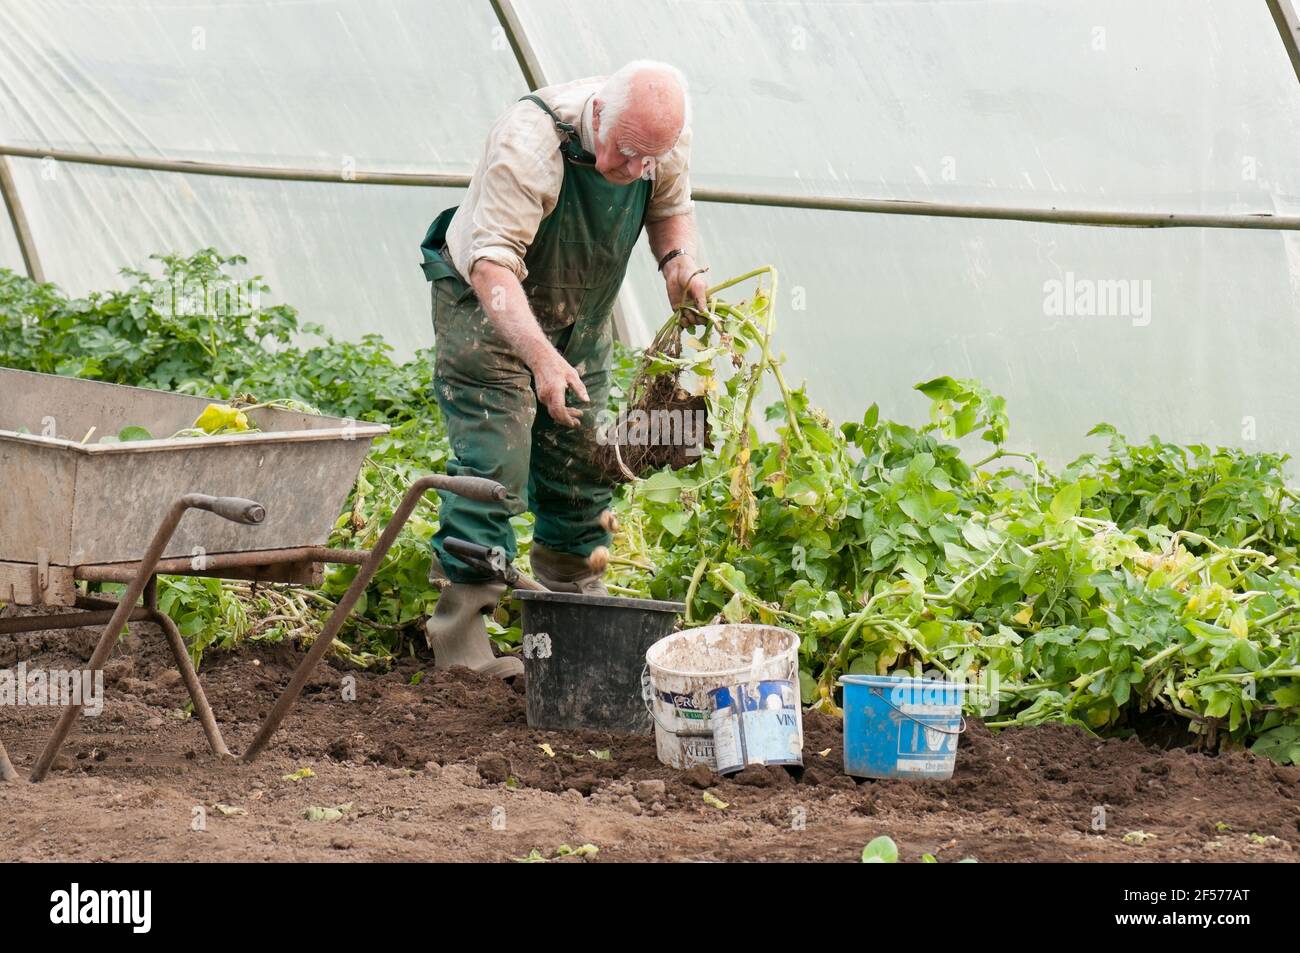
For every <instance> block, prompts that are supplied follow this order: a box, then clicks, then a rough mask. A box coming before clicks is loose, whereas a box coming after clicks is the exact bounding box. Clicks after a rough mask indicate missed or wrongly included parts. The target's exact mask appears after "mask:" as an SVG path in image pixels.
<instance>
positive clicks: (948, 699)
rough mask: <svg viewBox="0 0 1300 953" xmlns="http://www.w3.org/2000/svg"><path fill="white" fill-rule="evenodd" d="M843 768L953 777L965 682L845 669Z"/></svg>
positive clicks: (867, 774)
mask: <svg viewBox="0 0 1300 953" xmlns="http://www.w3.org/2000/svg"><path fill="white" fill-rule="evenodd" d="M839 683H840V684H841V685H843V686H844V771H845V773H847V774H852V775H854V776H856V777H860V778H922V779H931V780H943V779H946V778H950V777H952V771H953V767H954V766H955V765H956V763H957V738H958V737H959V736H960V735H961V733H962V732H963V731H965V730H966V723H965V721H964V720H963V718H962V715H961V706H962V701H963V700H964V698H965V693H966V686H965V685H963V684H959V683H957V682H944V681H939V680H937V679H929V678H914V677H912V676H905V675H845V676H843V677H842V678H840V680H839Z"/></svg>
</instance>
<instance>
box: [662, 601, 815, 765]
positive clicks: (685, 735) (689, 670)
mask: <svg viewBox="0 0 1300 953" xmlns="http://www.w3.org/2000/svg"><path fill="white" fill-rule="evenodd" d="M646 667H647V669H648V670H649V674H650V679H649V685H648V686H647V694H648V696H649V697H648V698H647V702H648V704H649V705H650V711H651V714H652V715H654V721H655V749H656V751H657V753H658V755H659V760H660V761H662V762H663V763H664V764H666V765H668V766H669V767H674V768H681V769H686V768H690V767H694V766H695V765H697V764H703V765H705V766H707V767H708V768H709V769H710V770H711V771H716V770H717V769H718V763H717V758H716V756H715V752H714V747H713V721H712V718H713V708H714V701H713V696H712V694H711V693H712V692H713V691H714V690H715V689H719V688H727V687H730V686H734V685H738V684H741V683H745V682H759V681H773V680H778V679H785V680H788V681H792V682H793V683H794V684H795V686H796V688H797V687H798V684H799V636H797V635H795V634H794V633H793V632H791V631H790V630H789V629H782V628H778V627H777V626H774V625H739V624H725V625H706V626H704V627H702V628H698V629H687V630H685V631H684V632H678V633H675V634H674V635H670V636H668V637H667V638H666V639H660V640H659V641H658V642H656V643H655V644H654V645H652V646H651V647H650V651H648V652H647V653H646ZM795 707H796V710H798V708H799V706H798V704H797V703H796V706H795ZM798 741H799V744H800V745H802V741H803V730H802V717H801V718H800V726H799V734H798Z"/></svg>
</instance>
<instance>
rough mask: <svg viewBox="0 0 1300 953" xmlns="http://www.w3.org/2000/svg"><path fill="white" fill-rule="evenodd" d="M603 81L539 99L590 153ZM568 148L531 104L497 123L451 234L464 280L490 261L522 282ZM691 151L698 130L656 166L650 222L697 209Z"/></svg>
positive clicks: (550, 91)
mask: <svg viewBox="0 0 1300 953" xmlns="http://www.w3.org/2000/svg"><path fill="white" fill-rule="evenodd" d="M603 83H604V78H603V77H599V76H597V77H591V78H588V79H580V80H577V81H575V82H572V83H564V84H562V85H558V86H548V87H546V88H545V89H539V90H538V91H537V93H536V95H537V96H538V97H539V98H540V99H541V100H542V102H544V103H546V105H548V106H550V107H551V109H552V110H553V111H554V112H555V114H556V115H557V116H559V117H560V119H561V120H563V121H564V122H567V123H572V124H573V125H574V126H576V127H577V129H578V134H579V136H581V138H582V144H583V146H584V147H585V148H586V149H587V151H589V152H591V151H594V149H593V147H594V145H595V142H596V139H595V135H594V133H593V132H592V128H591V116H592V102H593V100H594V98H595V95H596V93H597V92H598V91H599V90H600V87H601V85H602V84H603ZM560 142H561V134H560V132H559V131H558V130H557V129H556V128H555V123H554V122H553V121H552V120H551V117H550V116H548V115H547V114H546V113H545V112H544V111H543V110H542V109H541V108H539V107H538V105H537V104H536V103H534V102H531V101H529V100H524V101H523V102H518V103H515V104H514V105H513V106H511V107H510V108H509V109H508V110H506V112H505V114H504V115H503V116H502V117H501V118H500V119H498V120H497V122H496V124H495V125H494V126H493V127H492V131H491V132H490V133H488V139H487V146H486V147H485V148H484V150H483V159H482V161H480V162H479V165H478V168H477V169H475V170H474V176H473V178H472V179H470V183H469V192H468V193H467V194H466V196H465V198H464V200H463V201H462V202H461V203H460V208H459V209H458V210H457V212H456V214H455V216H454V217H453V218H452V220H451V224H450V225H449V226H448V228H447V249H448V251H449V252H450V253H451V260H452V264H453V265H454V266H455V268H456V270H457V271H459V272H460V273H461V275H463V276H465V277H466V278H468V277H469V275H470V274H471V272H472V271H473V267H474V264H475V263H476V262H478V261H480V260H482V259H484V258H486V259H487V260H489V261H493V262H496V263H497V264H500V265H504V266H505V267H506V268H509V269H510V270H511V271H513V272H514V273H515V275H516V276H517V277H518V278H519V280H520V281H523V279H524V278H525V277H526V276H527V274H528V270H527V269H526V268H525V267H524V255H525V254H527V252H528V246H529V245H531V244H532V241H533V238H534V236H536V234H537V227H538V225H540V224H541V221H542V219H544V218H545V217H546V216H548V215H550V214H551V212H552V210H554V208H555V203H556V202H557V201H558V200H559V197H560V186H561V184H563V182H564V157H563V155H561V153H560ZM690 153H691V131H690V129H689V128H686V129H683V130H682V135H681V138H679V139H678V140H677V145H676V146H674V147H673V150H672V152H671V153H669V155H668V157H667V158H666V159H664V160H663V161H662V162H659V163H657V164H656V166H655V170H654V173H653V175H654V182H653V185H652V186H651V190H650V206H649V208H648V209H647V210H646V221H647V222H657V221H660V220H662V219H665V218H671V217H673V216H674V215H684V214H686V213H687V212H690V211H692V210H693V208H694V203H693V202H691V186H690V176H689V166H690Z"/></svg>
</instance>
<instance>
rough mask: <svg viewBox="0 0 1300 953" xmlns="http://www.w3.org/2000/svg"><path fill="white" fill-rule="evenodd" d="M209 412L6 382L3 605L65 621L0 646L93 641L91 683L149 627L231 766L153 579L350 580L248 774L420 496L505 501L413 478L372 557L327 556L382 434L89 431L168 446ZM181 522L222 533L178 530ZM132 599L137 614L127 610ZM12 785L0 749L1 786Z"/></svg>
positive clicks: (28, 377)
mask: <svg viewBox="0 0 1300 953" xmlns="http://www.w3.org/2000/svg"><path fill="white" fill-rule="evenodd" d="M210 402H211V401H210V400H209V399H207V398H200V397H189V396H185V395H181V394H172V393H167V392H165V391H154V390H147V389H143V388H134V387H122V386H119V385H115V384H103V383H99V382H96V381H86V380H80V379H76V378H66V377H59V376H56V375H48V374H33V373H29V372H26V371H15V370H10V369H7V368H0V602H7V603H12V604H16V605H23V606H47V607H51V608H57V609H60V610H61V611H59V612H57V613H53V614H48V615H40V616H26V617H17V618H9V619H0V635H4V634H10V633H17V632H32V631H39V630H43V629H54V628H70V627H78V626H89V625H94V626H103V627H104V628H103V634H102V635H101V636H100V638H99V641H98V643H97V644H96V646H95V650H94V652H93V654H92V655H91V658H90V661H89V663H88V667H89V669H90V670H91V671H94V672H100V671H102V670H103V667H104V663H105V662H106V661H107V659H108V656H109V653H110V652H111V651H112V649H113V646H114V645H115V644H116V642H117V638H118V635H119V634H120V633H121V632H122V630H123V628H124V627H125V626H126V624H127V623H128V622H132V621H147V622H153V623H155V624H157V625H158V626H159V627H160V628H161V629H162V631H163V634H164V636H165V637H166V639H167V642H168V645H169V648H170V649H171V652H172V655H173V656H174V658H175V661H176V665H177V667H178V669H179V671H180V673H181V677H182V679H183V681H184V682H185V686H186V689H187V690H188V692H189V695H190V698H191V699H192V701H193V703H194V713H195V715H196V716H197V717H198V719H199V722H200V723H201V724H202V726H203V731H204V734H205V735H206V737H207V740H208V745H209V747H210V748H211V749H212V751H213V753H215V754H216V755H218V756H219V757H224V758H233V757H235V756H234V755H233V754H232V753H231V752H230V750H229V748H228V747H227V746H226V743H225V740H224V739H223V738H222V735H221V730H220V728H219V727H218V726H217V722H216V718H215V717H214V715H213V713H212V707H211V706H210V705H209V703H208V700H207V697H206V695H205V694H204V691H203V686H202V684H201V682H200V681H199V678H198V675H197V673H196V672H195V670H194V666H193V664H192V662H191V660H190V656H189V652H188V650H187V649H186V647H185V643H184V639H183V638H182V636H181V633H180V631H179V629H178V628H177V627H176V623H175V622H174V621H173V620H172V619H171V618H169V617H168V616H167V615H166V613H164V612H162V611H161V610H160V609H159V608H158V595H157V575H158V574H159V573H163V574H169V575H172V574H175V575H195V576H208V577H215V578H224V579H247V580H253V581H257V582H281V583H297V584H301V585H311V586H315V585H319V584H320V582H321V580H322V571H323V565H324V564H325V563H350V564H354V565H358V566H359V567H360V568H359V569H358V571H357V575H356V577H355V578H354V579H353V580H352V583H351V585H350V586H349V587H348V590H347V592H346V593H345V594H344V596H343V598H342V599H341V600H340V602H339V604H338V606H337V607H336V608H335V610H334V612H333V613H332V614H331V615H330V617H329V619H328V620H327V621H326V623H325V626H324V628H323V630H322V631H321V634H320V635H319V636H318V637H317V638H316V640H315V642H314V643H313V644H312V647H311V649H310V651H308V653H307V655H306V657H305V658H304V659H303V661H302V662H301V663H300V664H299V666H298V669H297V670H296V671H295V672H294V674H293V676H292V678H291V679H290V682H289V685H288V687H286V688H285V690H284V691H283V692H282V693H281V695H280V697H279V698H278V699H277V700H276V703H275V705H274V706H273V707H272V709H271V711H270V712H269V713H268V714H267V716H266V718H265V720H264V721H263V723H262V725H261V727H260V728H259V729H258V732H257V734H256V736H255V737H254V738H253V740H252V742H251V743H250V744H249V746H248V748H247V750H245V752H244V753H243V755H242V758H241V760H243V761H244V762H246V763H249V762H252V761H253V760H254V759H255V758H256V757H257V756H258V754H259V753H260V752H261V751H262V750H263V749H264V748H265V747H266V745H267V743H268V742H269V741H270V739H271V736H272V735H273V734H274V733H275V730H276V729H277V728H278V727H279V725H280V723H281V722H282V721H283V720H284V717H285V715H286V714H287V713H288V711H289V709H290V708H291V707H292V706H293V704H294V702H295V701H296V700H297V698H298V696H299V695H300V694H301V692H302V689H303V686H304V685H305V683H306V681H307V679H308V677H309V676H310V675H311V673H312V671H313V670H314V669H315V668H316V666H317V665H318V664H319V663H320V661H321V659H322V658H323V657H324V656H325V654H326V652H328V651H329V649H330V647H331V645H332V644H333V641H334V638H335V636H337V635H338V633H339V630H340V629H341V628H342V626H343V623H344V621H345V620H346V619H347V616H348V615H349V613H350V612H351V611H352V609H353V607H354V606H355V605H356V602H357V600H358V599H359V598H360V596H361V594H362V593H363V592H364V591H365V588H366V586H367V585H368V584H369V582H370V580H371V578H372V577H373V576H374V574H375V571H376V570H377V569H378V568H379V565H380V564H381V563H382V561H383V559H384V556H385V555H386V554H387V552H388V550H389V548H390V547H391V546H392V544H393V542H394V541H395V540H396V538H397V535H398V533H399V532H400V531H401V529H402V527H403V526H404V525H405V523H406V522H407V520H408V519H409V518H410V516H411V514H412V513H413V512H414V510H415V507H416V506H417V505H418V503H419V501H420V499H421V497H422V496H423V495H424V494H425V493H426V492H427V491H429V490H430V489H438V490H444V491H447V492H451V493H458V494H460V495H462V496H467V497H470V498H472V499H479V500H493V499H498V500H499V499H503V498H504V496H505V492H506V491H505V488H504V487H502V486H500V485H499V484H496V483H493V482H492V481H490V480H483V479H479V478H477V477H451V476H445V475H440V474H439V475H431V476H426V477H422V478H421V479H419V480H416V481H415V482H414V483H412V484H411V486H410V487H409V488H408V490H407V492H406V494H405V496H404V497H403V498H402V502H401V504H400V505H399V506H398V507H397V509H396V510H395V511H394V513H393V516H392V519H391V520H390V521H389V523H388V525H387V526H386V527H385V529H384V531H383V533H382V534H381V535H380V537H379V540H378V541H377V542H376V544H375V546H374V548H373V549H370V550H345V549H330V548H328V547H326V545H325V543H326V541H327V540H328V537H329V533H330V530H331V528H332V527H333V525H334V521H335V520H336V518H337V516H338V513H339V511H340V510H341V509H342V506H343V504H344V502H345V501H346V499H347V495H348V493H349V492H350V490H351V488H352V485H353V483H354V482H355V480H356V476H357V473H358V471H359V470H360V468H361V464H362V462H363V461H364V459H365V456H366V454H367V453H368V452H369V450H370V445H371V443H372V442H373V440H374V439H375V438H376V437H378V436H381V435H383V434H385V433H387V432H388V427H386V426H384V425H382V424H372V423H366V422H357V421H352V420H348V419H344V418H337V417H328V416H316V415H313V414H305V413H298V412H295V411H289V410H282V409H279V408H274V407H267V408H261V409H258V410H255V411H250V412H249V415H248V416H249V418H250V420H251V421H252V422H253V423H254V424H255V425H256V426H257V427H258V428H259V430H258V431H256V432H250V433H240V434H232V435H229V436H217V437H206V438H202V439H188V438H177V439H174V438H165V439H158V440H141V441H132V442H128V443H104V444H99V443H89V442H87V438H89V437H90V436H91V435H92V434H94V433H95V432H100V433H108V434H113V433H117V432H118V430H119V429H120V428H122V427H123V426H125V425H128V424H133V425H138V426H142V427H145V428H146V429H147V430H149V432H150V433H176V432H178V431H180V430H182V429H184V428H186V427H188V426H190V424H191V422H192V421H193V420H194V419H195V418H196V417H197V416H198V415H199V414H200V413H201V412H202V411H203V409H204V408H205V407H206V406H207V405H208V404H209V403H210ZM83 434H84V435H85V436H81V435H83ZM190 509H198V510H206V511H208V512H210V513H213V514H216V515H217V516H221V517H223V519H222V520H212V519H204V520H185V521H182V517H183V516H184V515H185V513H186V511H187V510H190ZM160 510H164V515H163V517H162V519H161V521H160V520H159V519H158V513H159V511H160ZM145 540H148V541H149V542H148V543H147V545H146V543H145ZM80 581H91V582H117V583H124V584H125V585H126V592H125V593H124V594H123V596H122V598H121V599H120V600H118V601H113V600H111V599H104V598H100V597H92V596H88V595H84V594H82V593H81V592H80V591H79V589H78V585H77V584H78V583H79V582H80ZM141 597H143V605H137V602H138V601H139V600H140V599H141ZM80 710H81V706H80V705H76V704H70V705H68V706H67V707H66V708H65V709H64V710H63V712H62V714H61V715H60V717H59V720H58V723H57V724H56V726H55V730H54V732H53V733H52V734H51V736H50V738H49V740H48V741H47V743H46V745H45V747H44V749H43V750H42V752H41V753H40V755H39V756H38V758H37V760H36V763H35V765H34V766H33V769H32V775H31V780H32V781H40V780H42V779H43V778H44V777H45V776H46V774H48V772H49V770H50V766H51V765H52V764H53V762H54V758H55V756H56V755H57V754H58V752H59V748H60V747H61V746H62V744H63V742H64V740H65V739H66V738H67V735H68V732H69V731H70V730H71V728H72V724H73V722H74V721H75V720H76V718H77V715H78V714H79V712H80ZM18 777H19V775H18V772H17V771H16V770H15V769H14V767H13V765H12V763H11V762H10V760H9V757H8V755H7V753H6V752H5V749H4V745H3V742H2V741H0V780H4V781H13V780H16V779H17V778H18Z"/></svg>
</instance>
